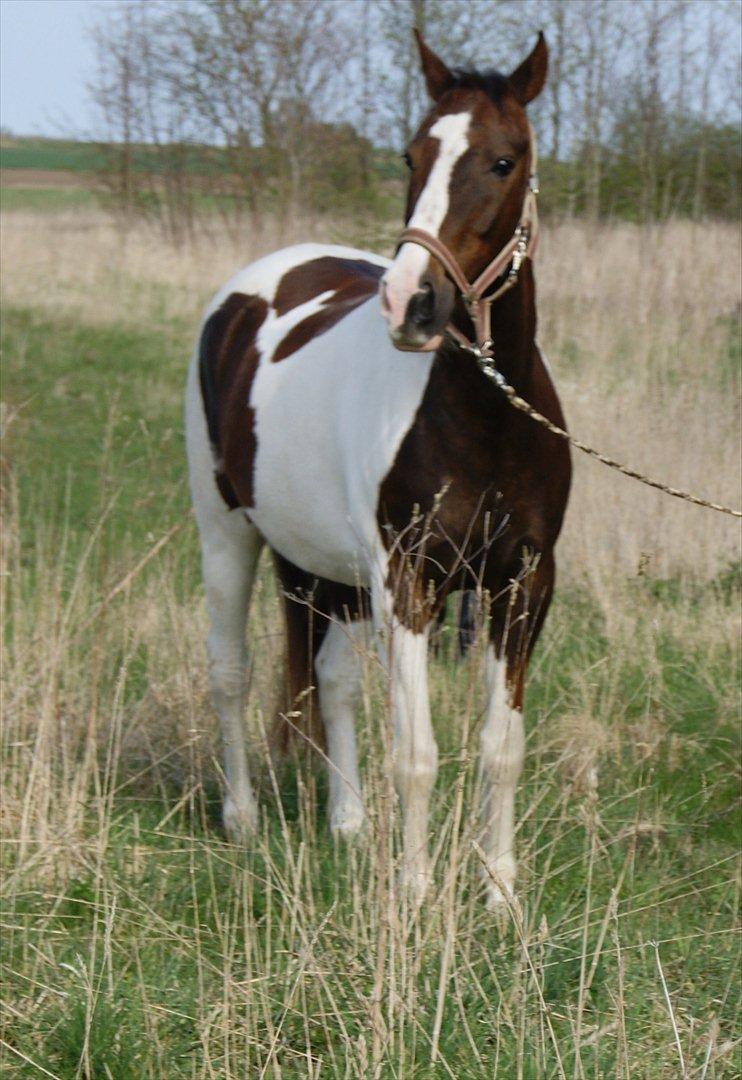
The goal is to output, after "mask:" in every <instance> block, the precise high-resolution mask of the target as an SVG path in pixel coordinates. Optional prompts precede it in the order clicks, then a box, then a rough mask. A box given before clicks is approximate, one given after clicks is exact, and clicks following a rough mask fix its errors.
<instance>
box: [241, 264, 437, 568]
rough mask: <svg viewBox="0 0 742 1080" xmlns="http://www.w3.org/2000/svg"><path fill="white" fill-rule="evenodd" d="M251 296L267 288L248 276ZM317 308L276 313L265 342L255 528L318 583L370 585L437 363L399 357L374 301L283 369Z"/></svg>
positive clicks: (259, 380) (266, 267) (256, 394)
mask: <svg viewBox="0 0 742 1080" xmlns="http://www.w3.org/2000/svg"><path fill="white" fill-rule="evenodd" d="M283 254H284V253H280V255H281V256H283ZM323 254H338V255H341V256H342V255H344V254H345V251H344V249H332V248H325V249H324V250H323ZM355 254H356V255H359V254H360V255H363V256H364V257H368V256H366V253H355ZM313 257H314V256H313ZM282 261H283V259H282ZM261 263H262V264H263V280H265V281H268V282H272V281H275V278H276V276H277V275H276V274H274V273H273V272H272V270H273V268H272V267H271V266H270V263H269V261H267V260H261ZM283 272H285V264H284V268H283ZM241 286H242V288H244V289H246V290H247V291H249V292H255V291H256V288H257V286H258V282H257V280H256V278H255V277H253V276H252V275H250V278H249V279H248V280H247V281H245V280H244V279H243V280H242V282H241ZM316 305H317V301H310V302H309V303H308V304H307V305H303V307H302V310H301V312H300V313H299V315H297V312H298V311H299V309H298V308H295V309H293V310H292V311H289V312H287V313H286V315H283V316H276V315H275V313H271V314H270V315H269V317H268V319H266V322H265V323H264V324H263V326H262V327H261V328H260V331H259V333H258V348H259V351H260V361H259V364H258V368H257V371H256V373H255V377H254V379H253V383H252V387H251V392H250V401H249V404H250V405H251V406H252V408H253V410H254V426H255V434H256V438H257V453H256V460H255V468H254V483H253V492H254V506H253V507H252V508H251V509H250V518H251V519H252V521H254V523H255V525H256V526H257V527H258V529H259V530H260V532H261V533H262V534H263V536H264V537H265V538H266V540H267V541H268V543H269V544H270V545H271V547H273V548H275V550H276V551H278V552H279V553H280V554H281V555H283V556H284V557H285V558H287V559H289V560H290V561H291V562H293V563H294V564H295V565H297V566H300V567H301V568H302V569H304V570H306V571H308V572H309V573H311V574H317V575H318V576H319V577H324V578H329V579H330V580H332V581H338V582H342V583H344V584H346V585H356V584H361V585H368V584H369V582H370V568H371V563H372V561H373V559H374V558H375V553H376V552H377V550H378V547H379V535H378V525H377V520H376V512H377V505H378V498H379V489H380V487H381V484H382V481H383V480H384V478H385V476H386V475H387V473H388V472H389V471H390V469H391V467H392V465H393V463H394V459H395V457H396V454H397V450H398V449H399V446H400V444H401V442H402V439H403V438H404V436H405V435H406V433H407V432H408V431H409V429H410V427H411V426H412V423H413V421H414V418H415V413H416V412H417V409H418V406H419V404H420V401H421V400H422V396H423V394H424V392H425V387H426V385H427V382H428V377H429V374H430V368H431V366H432V362H433V357H432V356H430V355H426V354H405V355H403V354H400V353H399V352H398V351H397V350H396V349H395V348H394V347H393V345H392V344H391V342H390V340H389V335H388V333H387V329H386V324H385V322H384V320H383V318H382V316H381V312H380V310H379V298H378V296H372V297H370V298H369V300H368V301H366V302H365V303H363V304H361V305H360V306H359V307H357V308H356V309H355V310H354V311H352V312H350V313H349V314H348V315H347V316H346V317H345V318H344V319H342V320H341V321H340V322H339V323H337V324H336V325H335V326H334V327H332V328H331V329H330V330H328V331H327V332H325V333H323V334H320V335H318V336H317V337H315V338H313V339H312V340H311V341H309V342H308V343H307V344H306V345H305V346H303V347H302V348H301V349H299V350H297V352H295V353H292V354H291V355H290V356H288V357H286V358H285V359H283V360H280V361H279V362H278V363H274V362H273V361H272V360H271V357H272V356H273V353H274V352H275V350H276V348H277V346H278V345H279V344H280V342H281V341H282V340H283V338H284V337H285V336H286V333H287V332H288V330H289V329H290V328H291V327H292V326H294V325H296V323H297V322H298V321H299V320H300V318H302V317H304V318H305V317H306V315H307V313H309V312H310V311H311V310H313V307H314V306H316ZM246 404H247V403H246ZM246 422H247V418H246Z"/></svg>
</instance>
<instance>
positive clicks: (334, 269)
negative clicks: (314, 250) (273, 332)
mask: <svg viewBox="0 0 742 1080" xmlns="http://www.w3.org/2000/svg"><path fill="white" fill-rule="evenodd" d="M384 269H385V268H384V267H383V266H378V265H377V264H376V263H372V262H368V261H366V260H365V259H344V258H337V257H335V256H332V255H325V256H322V257H321V258H319V259H311V260H310V261H309V262H306V263H302V264H301V266H295V267H294V268H293V269H292V270H289V271H288V273H286V274H284V276H283V277H282V278H281V281H280V282H279V285H278V288H277V290H276V296H275V300H274V302H273V306H274V308H275V310H276V313H277V314H278V315H283V314H285V313H286V312H287V311H291V310H292V309H293V308H295V307H299V305H300V304H306V303H307V302H308V301H310V300H312V299H313V298H314V297H315V296H320V295H321V294H322V293H325V292H332V294H333V295H332V296H329V297H328V298H327V299H326V300H324V301H323V303H322V307H321V308H320V310H319V311H315V312H314V313H313V314H312V315H309V316H307V318H306V319H303V320H302V321H301V322H300V323H297V325H296V326H294V327H292V329H291V330H289V332H288V334H287V335H286V337H285V338H284V339H283V340H282V341H281V342H280V343H279V344H278V346H277V347H276V349H275V351H274V353H273V357H272V359H273V361H274V362H278V361H279V360H285V359H286V357H287V356H291V355H292V353H295V352H298V350H299V349H301V348H303V347H304V346H305V345H306V344H308V342H310V341H312V339H313V338H315V337H319V335H320V334H324V333H326V332H327V331H328V330H330V329H331V328H332V327H333V326H335V324H336V323H338V322H340V320H341V319H343V318H345V316H346V315H349V314H350V312H351V311H354V310H355V308H357V307H359V306H360V305H361V304H364V303H365V302H366V301H367V300H369V299H370V298H371V297H372V296H375V295H376V293H377V292H378V288H379V279H380V278H381V276H382V274H383V273H384Z"/></svg>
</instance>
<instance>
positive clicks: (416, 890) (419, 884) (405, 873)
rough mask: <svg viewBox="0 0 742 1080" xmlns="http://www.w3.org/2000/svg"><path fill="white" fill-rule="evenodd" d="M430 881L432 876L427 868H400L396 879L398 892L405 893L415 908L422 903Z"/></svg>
mask: <svg viewBox="0 0 742 1080" xmlns="http://www.w3.org/2000/svg"><path fill="white" fill-rule="evenodd" d="M432 882H433V878H432V875H431V874H430V871H428V870H414V869H402V870H400V872H399V877H398V879H397V883H398V885H399V889H400V892H403V893H405V894H406V895H407V897H408V899H409V902H410V903H411V905H412V906H413V908H415V909H417V908H419V907H420V905H421V904H422V902H423V900H424V899H425V897H426V895H427V894H428V892H429V890H430V886H431V884H432Z"/></svg>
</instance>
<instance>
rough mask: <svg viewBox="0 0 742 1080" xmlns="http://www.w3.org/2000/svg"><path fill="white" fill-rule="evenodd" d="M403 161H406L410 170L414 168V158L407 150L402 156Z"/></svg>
mask: <svg viewBox="0 0 742 1080" xmlns="http://www.w3.org/2000/svg"><path fill="white" fill-rule="evenodd" d="M402 161H404V163H405V165H406V166H407V168H408V169H411V168H412V158H411V157H410V154H409V151H407V150H406V151H405V152H404V154H402Z"/></svg>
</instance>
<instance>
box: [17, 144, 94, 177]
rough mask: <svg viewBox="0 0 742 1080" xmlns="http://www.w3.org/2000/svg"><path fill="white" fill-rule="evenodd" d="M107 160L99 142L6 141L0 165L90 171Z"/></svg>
mask: <svg viewBox="0 0 742 1080" xmlns="http://www.w3.org/2000/svg"><path fill="white" fill-rule="evenodd" d="M103 161H104V158H103V155H102V154H101V151H100V147H99V146H98V145H97V144H96V143H86V142H76V141H74V140H72V139H34V138H17V139H14V138H7V137H6V138H3V140H2V142H0V166H1V167H2V168H3V169H43V170H52V171H59V170H63V171H66V172H77V173H79V172H89V171H90V170H92V169H97V168H100V166H101V165H102V164H103Z"/></svg>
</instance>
